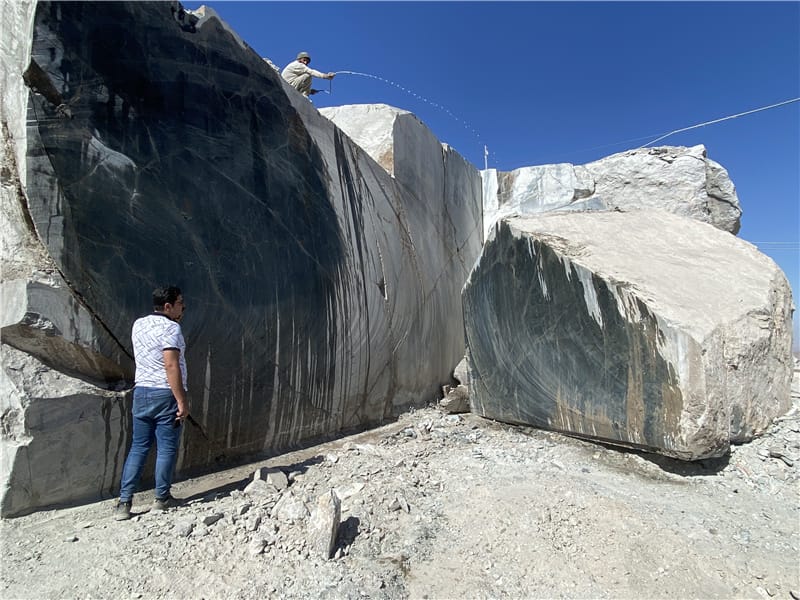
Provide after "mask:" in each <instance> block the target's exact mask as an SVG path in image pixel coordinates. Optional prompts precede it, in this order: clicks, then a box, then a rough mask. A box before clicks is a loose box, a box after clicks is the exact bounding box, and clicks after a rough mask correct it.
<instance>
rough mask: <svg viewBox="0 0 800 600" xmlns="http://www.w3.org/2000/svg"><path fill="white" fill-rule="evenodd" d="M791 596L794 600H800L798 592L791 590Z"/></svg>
mask: <svg viewBox="0 0 800 600" xmlns="http://www.w3.org/2000/svg"><path fill="white" fill-rule="evenodd" d="M789 595H790V596H791V597H792V598H794V600H800V592H798V591H797V590H789Z"/></svg>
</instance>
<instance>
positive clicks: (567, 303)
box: [464, 211, 792, 460]
mask: <svg viewBox="0 0 800 600" xmlns="http://www.w3.org/2000/svg"><path fill="white" fill-rule="evenodd" d="M464 312H465V327H466V331H467V342H468V347H469V353H470V355H469V356H470V365H471V373H470V374H471V378H472V380H471V389H470V403H471V407H472V411H473V412H475V413H477V414H480V415H483V416H487V417H490V418H493V419H498V420H503V421H510V422H516V423H526V424H532V425H536V426H538V427H544V428H548V429H555V430H560V431H566V432H570V433H574V434H578V435H583V436H587V437H592V438H596V439H601V440H606V441H611V442H616V443H622V444H625V445H630V446H635V447H639V448H645V449H649V450H653V451H656V452H660V453H663V454H666V455H670V456H674V457H677V458H681V459H690V460H691V459H699V458H703V457H710V456H719V455H721V454H723V453H725V452H726V451H727V449H728V447H729V444H730V442H731V441H737V442H740V441H746V440H749V439H751V438H752V437H753V436H754V435H756V434H757V433H760V432H761V431H763V430H764V429H765V428H766V427H767V426H768V425H769V424H770V422H771V420H772V419H773V418H774V417H776V416H778V415H780V414H782V413H783V412H785V411H786V410H787V409H788V408H789V406H790V399H789V386H790V380H791V370H792V361H791V354H790V347H791V313H792V301H791V292H790V289H789V286H788V283H787V281H786V278H785V276H784V275H783V273H782V272H781V271H780V269H779V268H778V267H777V266H776V265H775V263H774V262H772V260H770V259H769V258H768V257H766V256H764V255H763V254H761V253H759V252H758V251H757V250H756V249H755V248H754V247H753V246H751V245H750V244H748V243H746V242H743V241H741V240H739V239H737V238H735V237H734V236H731V235H729V234H727V233H725V232H722V231H720V230H718V229H715V228H713V227H710V226H708V225H706V224H703V223H699V222H698V221H696V220H693V219H687V218H684V217H678V216H675V215H672V214H668V213H664V212H658V211H636V212H632V213H617V212H603V213H580V214H550V215H540V216H538V217H529V218H514V219H508V220H506V221H503V222H501V223H500V224H498V226H497V227H496V229H495V231H494V232H493V234H492V236H490V239H489V240H488V241H487V244H486V247H485V249H484V252H483V254H482V256H481V258H480V260H479V262H478V263H477V264H476V267H475V269H474V270H473V272H472V273H471V275H470V279H469V281H468V282H467V284H466V285H465V288H464Z"/></svg>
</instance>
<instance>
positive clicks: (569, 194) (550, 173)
mask: <svg viewBox="0 0 800 600" xmlns="http://www.w3.org/2000/svg"><path fill="white" fill-rule="evenodd" d="M481 175H482V177H483V201H484V231H485V232H486V233H487V234H488V232H489V231H490V230H491V228H492V227H493V225H494V223H496V222H497V221H498V220H500V219H502V218H504V217H508V216H511V215H526V214H536V213H541V212H548V211H553V210H561V211H563V210H573V211H574V210H615V209H619V210H624V211H630V210H638V209H656V210H665V211H668V212H672V213H675V214H677V215H682V216H686V217H691V218H693V219H697V220H699V221H703V222H705V223H710V224H712V225H714V226H715V227H718V228H719V229H723V230H725V231H729V232H731V233H737V232H738V231H739V221H740V217H741V214H742V210H741V208H740V206H739V199H738V197H737V196H736V189H735V188H734V185H733V183H732V182H731V180H730V177H728V172H727V171H726V170H725V169H724V168H723V167H722V166H721V165H719V164H718V163H716V162H714V161H713V160H711V159H709V158H708V157H707V156H706V149H705V147H704V146H702V145H699V146H693V147H691V148H685V147H672V146H665V147H659V148H642V149H639V150H630V151H627V152H620V153H618V154H614V155H612V156H608V157H605V158H601V159H600V160H596V161H594V162H591V163H588V164H586V165H572V164H569V163H562V164H553V165H540V166H533V167H522V168H520V169H516V170H514V171H510V172H499V171H497V170H495V169H488V170H485V171H482V172H481Z"/></svg>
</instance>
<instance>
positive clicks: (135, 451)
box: [114, 286, 189, 521]
mask: <svg viewBox="0 0 800 600" xmlns="http://www.w3.org/2000/svg"><path fill="white" fill-rule="evenodd" d="M185 309H186V305H185V304H184V302H183V295H182V294H181V290H180V288H178V287H175V286H167V287H163V288H158V289H156V290H155V291H153V313H152V314H150V315H147V316H146V317H142V318H141V319H137V320H136V322H135V323H134V324H133V330H132V332H131V338H132V341H133V355H134V359H135V361H136V380H135V387H134V388H133V442H132V444H131V449H130V452H128V458H127V459H126V460H125V466H124V468H123V469H122V482H121V484H120V492H119V503H118V504H117V506H116V509H115V511H114V518H115V519H116V520H118V521H122V520H124V519H130V517H131V503H132V501H133V493H134V492H135V491H136V487H137V485H138V483H139V478H140V477H141V475H142V468H143V467H144V463H145V460H146V459H147V455H148V453H149V452H150V447H151V446H152V445H153V441H154V440H155V442H156V448H157V454H156V473H155V475H156V490H155V492H156V499H155V502H154V503H153V509H154V510H165V509H167V508H169V507H171V506H175V505H176V500H175V499H174V498H173V497H172V495H171V494H170V487H171V486H172V474H173V471H174V470H175V459H176V458H177V456H178V442H179V441H180V437H181V431H182V429H183V421H184V420H185V419H186V418H187V417H188V416H189V404H188V402H187V401H186V358H185V354H186V342H185V341H184V339H183V332H182V331H181V326H180V320H181V318H183V311H184V310H185Z"/></svg>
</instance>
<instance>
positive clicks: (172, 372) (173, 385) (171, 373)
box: [164, 349, 189, 421]
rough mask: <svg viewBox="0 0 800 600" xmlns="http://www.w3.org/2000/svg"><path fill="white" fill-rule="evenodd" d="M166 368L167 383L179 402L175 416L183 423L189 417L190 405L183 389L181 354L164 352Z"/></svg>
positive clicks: (171, 351)
mask: <svg viewBox="0 0 800 600" xmlns="http://www.w3.org/2000/svg"><path fill="white" fill-rule="evenodd" d="M164 368H165V369H166V371H167V383H169V388H170V390H172V395H173V396H175V400H176V401H177V402H178V412H177V413H176V414H175V417H176V418H177V419H180V420H181V421H182V420H184V419H185V418H186V417H188V416H189V403H188V402H187V401H186V390H184V389H183V379H182V377H181V367H180V352H179V351H178V350H175V349H169V350H164Z"/></svg>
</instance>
